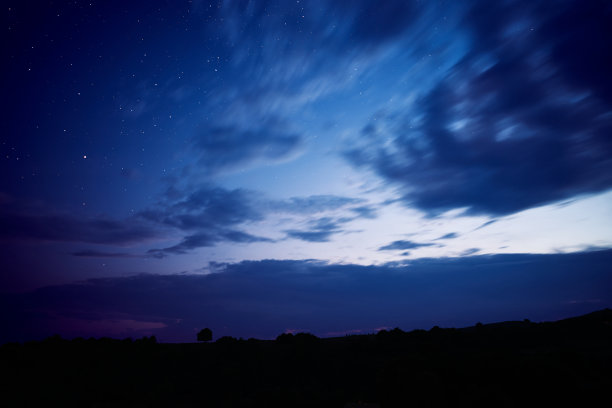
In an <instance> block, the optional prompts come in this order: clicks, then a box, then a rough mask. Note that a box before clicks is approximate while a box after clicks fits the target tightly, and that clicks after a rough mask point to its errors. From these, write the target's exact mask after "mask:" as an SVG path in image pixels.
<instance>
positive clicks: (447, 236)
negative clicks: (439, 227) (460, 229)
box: [436, 232, 459, 241]
mask: <svg viewBox="0 0 612 408" xmlns="http://www.w3.org/2000/svg"><path fill="white" fill-rule="evenodd" d="M457 237H459V234H458V233H456V232H449V233H448V234H444V235H442V236H441V237H439V238H436V241H437V240H439V239H455V238H457Z"/></svg>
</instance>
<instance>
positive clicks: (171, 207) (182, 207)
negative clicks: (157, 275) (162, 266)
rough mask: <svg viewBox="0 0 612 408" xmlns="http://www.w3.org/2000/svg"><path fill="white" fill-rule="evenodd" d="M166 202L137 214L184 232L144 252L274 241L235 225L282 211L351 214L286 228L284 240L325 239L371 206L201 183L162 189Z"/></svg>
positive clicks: (368, 215) (337, 198)
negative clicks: (303, 227) (177, 239)
mask: <svg viewBox="0 0 612 408" xmlns="http://www.w3.org/2000/svg"><path fill="white" fill-rule="evenodd" d="M165 198H166V201H165V202H164V203H162V204H160V205H159V206H158V207H157V208H153V209H150V210H147V211H143V212H141V213H140V216H141V217H143V218H144V219H146V220H148V221H153V222H158V223H161V224H164V225H166V226H171V227H175V228H178V229H180V230H181V231H184V232H186V233H188V235H187V236H186V237H185V238H184V239H183V240H182V241H181V242H180V243H178V244H177V245H174V246H171V247H168V248H163V249H152V250H150V251H149V254H150V255H152V256H156V257H163V256H165V255H166V254H184V253H187V252H188V251H190V250H192V249H196V248H201V247H210V246H214V245H216V244H217V243H219V242H223V241H227V242H235V243H253V242H274V240H272V239H270V238H266V237H262V236H256V235H252V234H249V233H246V232H244V231H241V230H239V229H237V227H239V226H241V225H246V224H249V223H254V222H258V221H262V220H264V219H265V218H266V217H268V216H270V215H271V214H272V215H275V214H277V213H279V212H285V213H288V214H295V215H311V214H317V213H324V212H327V211H334V210H339V209H343V208H346V209H347V210H348V211H351V212H353V213H357V214H358V215H357V216H354V217H338V218H331V217H320V218H315V219H312V220H310V221H308V222H307V230H303V231H302V230H289V231H286V233H287V236H288V237H290V238H297V239H301V240H304V241H310V242H327V241H329V238H330V237H331V236H332V235H333V234H336V233H339V232H342V229H341V226H342V225H343V224H346V223H348V222H350V221H352V220H354V219H356V218H360V217H366V218H371V217H373V216H374V214H375V213H374V211H375V210H374V209H373V208H370V207H366V206H359V207H353V206H354V205H358V204H361V203H363V201H364V200H361V199H357V198H351V197H342V196H336V195H312V196H306V197H291V198H289V199H286V200H270V199H267V198H266V197H264V196H263V195H262V194H259V193H256V192H254V191H249V190H244V189H234V190H227V189H224V188H220V187H216V186H210V185H208V186H201V187H198V188H197V189H195V190H192V191H191V192H188V193H184V192H181V191H178V190H176V189H174V188H171V189H169V190H168V192H167V194H166V197H165Z"/></svg>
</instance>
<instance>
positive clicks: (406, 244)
mask: <svg viewBox="0 0 612 408" xmlns="http://www.w3.org/2000/svg"><path fill="white" fill-rule="evenodd" d="M430 246H435V244H430V243H420V242H413V241H404V240H400V241H393V242H392V243H390V244H388V245H385V246H382V247H380V248H379V249H378V250H379V251H395V250H404V249H417V248H423V247H430Z"/></svg>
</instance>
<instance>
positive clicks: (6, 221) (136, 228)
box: [0, 212, 160, 245]
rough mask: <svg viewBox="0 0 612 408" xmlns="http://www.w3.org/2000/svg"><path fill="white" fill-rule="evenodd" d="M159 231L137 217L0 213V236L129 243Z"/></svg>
mask: <svg viewBox="0 0 612 408" xmlns="http://www.w3.org/2000/svg"><path fill="white" fill-rule="evenodd" d="M159 235H160V231H159V230H157V229H155V228H152V227H151V226H150V225H148V224H146V223H143V222H141V221H139V220H136V219H127V220H116V219H111V218H106V217H99V218H93V217H90V218H79V217H76V216H72V215H67V214H44V213H43V214H41V213H40V212H38V213H37V214H21V213H12V212H2V213H0V239H3V240H10V241H41V242H87V243H92V244H108V245H127V244H136V243H141V242H146V241H149V240H152V239H154V238H157V237H159Z"/></svg>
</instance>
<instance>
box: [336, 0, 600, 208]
mask: <svg viewBox="0 0 612 408" xmlns="http://www.w3.org/2000/svg"><path fill="white" fill-rule="evenodd" d="M610 15H611V14H610V6H609V5H607V4H606V2H589V4H588V5H584V3H583V2H565V3H563V4H559V5H557V4H555V5H554V7H553V6H552V5H548V3H543V4H535V2H534V4H532V3H529V4H525V3H523V2H503V3H501V2H478V3H477V4H476V5H475V6H474V7H473V9H472V10H471V11H470V13H468V15H467V16H466V18H465V20H464V25H463V30H465V32H467V33H470V34H471V36H472V37H473V38H474V42H473V43H472V48H471V49H469V50H468V51H467V52H466V54H465V55H464V57H463V58H462V59H461V60H460V61H459V62H458V63H457V64H456V65H454V66H453V67H452V68H451V69H450V70H449V71H448V73H447V75H446V77H445V78H444V79H443V80H442V81H441V82H439V83H438V84H436V85H435V86H433V87H432V89H431V90H430V91H429V92H427V93H425V94H423V95H422V96H421V97H420V99H418V100H417V101H416V103H415V104H414V106H413V107H411V108H409V109H406V110H405V111H404V112H402V113H397V114H389V115H387V116H386V119H385V118H382V126H381V122H380V121H378V122H376V123H375V122H374V121H373V122H372V123H370V124H368V125H367V126H366V127H365V128H364V133H363V134H362V135H361V139H362V141H363V144H362V145H359V146H357V147H355V148H354V149H351V150H349V151H348V152H347V153H346V156H347V157H348V159H349V160H350V161H351V162H352V163H354V164H355V165H358V166H364V167H368V168H371V169H373V170H374V171H376V172H377V173H378V174H379V175H380V176H382V177H383V178H384V179H386V180H388V181H389V182H391V183H394V184H397V185H399V186H401V187H403V188H405V190H404V191H405V193H404V197H403V199H404V201H405V202H406V203H407V204H408V205H411V206H415V207H417V208H419V209H421V210H423V211H425V212H426V213H428V214H433V215H435V214H439V213H441V212H444V211H446V210H450V209H456V208H467V209H468V212H469V213H472V214H490V215H505V214H510V213H514V212H517V211H521V210H524V209H527V208H531V207H534V206H539V205H543V204H547V203H551V202H554V201H557V200H562V199H568V198H571V197H573V196H576V195H579V194H585V193H595V192H601V191H604V190H606V189H609V188H611V187H612V160H610V157H612V139H611V138H610V137H609V135H610V133H611V132H612V117H611V116H610V114H609V112H610V111H611V109H612V99H610V97H609V96H610V91H609V90H610V89H612V85H611V84H612V79H610V77H609V75H607V74H605V72H610V70H612V58H611V57H610V50H609V43H610V40H612V39H611V38H610V35H612V34H611V33H610V30H607V29H605V28H604V27H606V26H607V24H608V22H609V20H610ZM577 56H583V58H578V57H577ZM381 138H383V139H384V140H390V141H391V143H390V144H389V143H387V144H382V143H381V142H380V139H381ZM385 146H388V147H385Z"/></svg>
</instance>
